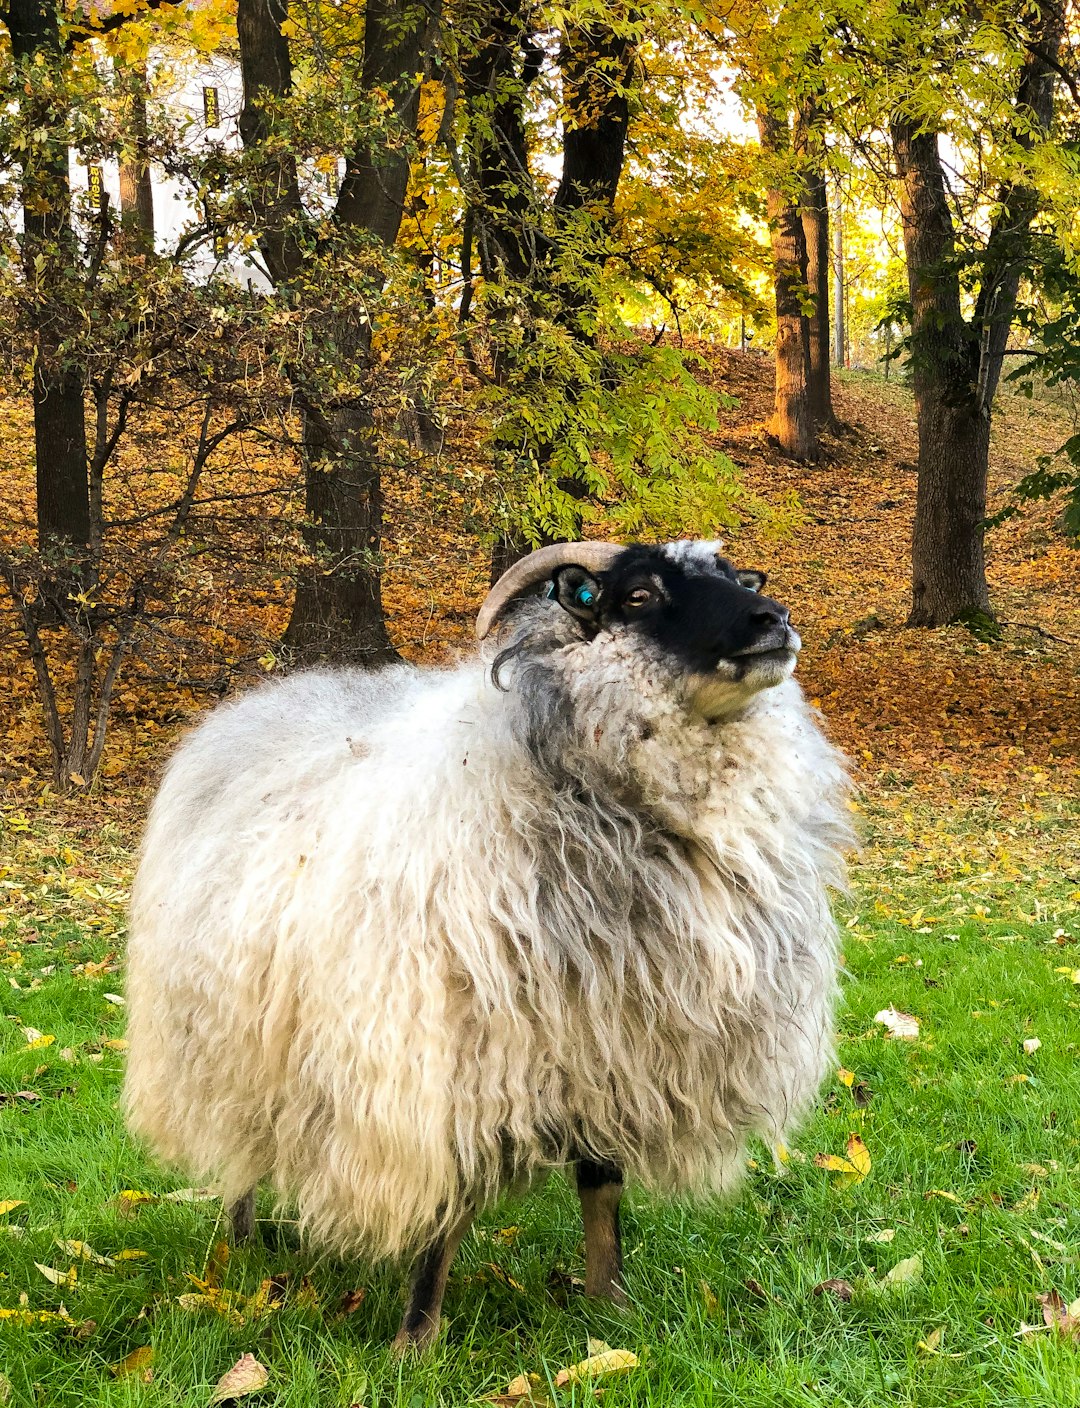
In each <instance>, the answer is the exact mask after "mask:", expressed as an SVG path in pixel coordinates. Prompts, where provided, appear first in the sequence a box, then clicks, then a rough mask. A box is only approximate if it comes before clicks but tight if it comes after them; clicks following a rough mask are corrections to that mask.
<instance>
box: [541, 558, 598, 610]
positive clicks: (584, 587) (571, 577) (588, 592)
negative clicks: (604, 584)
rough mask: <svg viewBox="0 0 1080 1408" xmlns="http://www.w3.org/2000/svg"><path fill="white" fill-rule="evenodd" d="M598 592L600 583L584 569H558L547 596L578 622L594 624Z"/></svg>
mask: <svg viewBox="0 0 1080 1408" xmlns="http://www.w3.org/2000/svg"><path fill="white" fill-rule="evenodd" d="M600 592H601V587H600V583H599V582H598V581H597V580H596V578H595V577H594V576H593V575H592V573H591V572H586V571H585V569H584V567H560V568H559V569H558V570H557V571H556V573H555V576H554V578H553V579H552V583H551V589H550V591H549V592H548V596H550V597H553V598H554V600H555V601H557V602H558V603H559V605H560V606H561V607H562V608H563V610H564V611H568V612H569V613H570V615H571V616H576V617H577V619H578V620H579V621H589V622H595V621H596V618H597V612H598V609H599V606H600Z"/></svg>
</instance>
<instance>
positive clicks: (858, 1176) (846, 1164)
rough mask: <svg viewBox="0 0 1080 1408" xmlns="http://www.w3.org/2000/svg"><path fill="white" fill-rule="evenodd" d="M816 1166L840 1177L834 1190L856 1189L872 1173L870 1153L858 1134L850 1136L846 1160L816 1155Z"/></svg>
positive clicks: (833, 1156)
mask: <svg viewBox="0 0 1080 1408" xmlns="http://www.w3.org/2000/svg"><path fill="white" fill-rule="evenodd" d="M814 1165H815V1167H817V1168H823V1169H827V1170H828V1172H829V1173H837V1174H839V1175H840V1177H839V1178H837V1179H836V1181H835V1182H834V1184H833V1187H834V1188H837V1189H845V1188H854V1187H855V1185H856V1184H857V1183H861V1182H862V1181H863V1179H864V1178H865V1177H866V1176H867V1174H868V1173H869V1172H870V1169H871V1162H870V1151H869V1150H868V1149H867V1147H866V1145H865V1144H864V1143H863V1141H862V1140H861V1139H860V1138H859V1136H858V1135H857V1134H849V1135H848V1141H847V1157H846V1158H841V1157H840V1155H839V1154H815V1155H814Z"/></svg>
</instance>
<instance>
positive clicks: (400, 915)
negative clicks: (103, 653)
mask: <svg viewBox="0 0 1080 1408" xmlns="http://www.w3.org/2000/svg"><path fill="white" fill-rule="evenodd" d="M553 613H554V614H553ZM519 617H520V620H519V622H518V624H517V630H518V638H519V639H524V638H525V637H527V636H528V635H529V633H530V632H532V633H533V635H534V636H535V637H536V638H537V639H538V640H540V642H541V644H540V646H539V647H538V648H537V649H536V650H535V651H533V652H532V653H530V652H529V650H527V649H526V650H524V651H520V652H519V653H518V655H517V656H516V658H515V659H514V661H513V662H512V664H511V665H510V666H508V667H507V668H506V669H504V671H503V672H502V675H501V682H502V684H503V686H504V688H503V689H500V688H497V687H496V685H495V684H494V683H493V682H492V680H491V677H490V671H489V670H488V668H487V666H486V665H485V664H483V663H481V662H480V661H474V662H471V663H468V664H464V665H462V666H460V667H458V668H454V669H449V670H446V671H442V672H438V671H436V672H433V671H427V670H426V671H420V670H416V669H413V668H411V667H394V668H391V669H387V670H386V671H384V672H382V673H380V674H375V675H372V674H367V673H361V672H348V671H341V672H328V671H319V672H313V673H308V674H301V675H297V676H294V677H292V678H289V679H286V680H284V681H282V682H278V683H271V684H269V685H266V686H263V687H260V688H258V689H256V690H254V691H252V692H251V693H250V694H248V695H246V696H245V697H242V698H241V699H239V700H238V701H237V702H235V703H232V704H228V705H225V706H223V707H221V708H219V709H217V710H215V711H214V712H213V713H212V714H210V715H209V717H208V718H207V719H206V720H205V721H204V722H203V723H202V724H201V725H200V726H199V727H198V728H196V729H195V730H194V731H193V732H192V733H191V734H190V735H189V737H188V738H187V739H186V741H185V742H184V743H183V744H182V745H181V747H180V748H179V750H178V751H177V752H176V754H175V756H174V757H173V759H172V760H171V762H170V764H169V766H168V769H167V772H166V774H165V778H164V782H163V784H162V787H161V790H160V793H159V795H158V797H157V800H156V802H155V803H154V806H153V809H152V812H151V816H150V820H149V824H148V828H147V832H146V837H145V842H144V846H143V853H142V861H141V865H140V868H139V873H138V878H137V882H136V886H135V893H134V902H133V911H132V927H131V940H130V950H129V968H128V1010H129V1014H130V1021H129V1038H130V1057H129V1059H130V1065H129V1070H128V1077H127V1084H126V1090H125V1104H126V1109H127V1112H128V1116H129V1119H130V1122H131V1125H132V1126H133V1127H134V1129H135V1130H136V1131H137V1132H138V1133H139V1134H141V1135H143V1136H145V1138H146V1139H147V1140H148V1141H149V1143H150V1144H151V1145H152V1147H153V1148H154V1149H155V1150H156V1151H157V1153H158V1154H159V1155H160V1156H162V1157H163V1158H164V1159H166V1160H168V1161H171V1162H172V1163H174V1164H176V1165H179V1166H180V1167H182V1168H183V1169H184V1170H185V1171H186V1172H187V1174H189V1175H190V1176H193V1177H196V1178H199V1179H204V1180H214V1181H215V1182H216V1183H217V1185H218V1186H219V1187H220V1189H221V1190H222V1192H223V1194H224V1196H225V1198H226V1199H233V1198H236V1197H238V1196H240V1195H242V1194H243V1193H245V1192H246V1191H247V1190H248V1189H249V1188H251V1187H253V1186H254V1185H255V1184H257V1183H258V1182H259V1181H260V1180H263V1179H267V1180H270V1181H271V1182H272V1183H273V1185H274V1187H275V1188H276V1189H277V1191H278V1193H279V1194H280V1195H281V1197H282V1198H284V1199H287V1200H289V1201H290V1202H292V1203H294V1204H295V1206H297V1207H298V1209H299V1213H300V1216H301V1219H302V1222H303V1223H304V1225H305V1226H306V1227H307V1229H308V1230H309V1232H310V1233H311V1234H312V1235H313V1236H314V1237H316V1238H317V1239H319V1240H321V1241H322V1242H324V1243H326V1244H329V1245H330V1246H332V1247H334V1248H337V1249H339V1250H342V1251H344V1250H359V1251H363V1252H365V1253H368V1254H370V1255H375V1256H393V1255H398V1254H402V1253H406V1252H408V1251H410V1250H413V1249H415V1248H416V1247H418V1246H420V1245H422V1244H424V1243H426V1242H428V1241H429V1240H430V1239H431V1238H432V1237H433V1236H435V1235H436V1234H437V1233H438V1232H439V1231H440V1230H441V1229H443V1228H445V1227H446V1226H448V1225H450V1224H452V1223H453V1222H455V1221H456V1220H457V1219H458V1217H459V1216H460V1214H461V1213H462V1211H463V1210H465V1209H466V1208H472V1207H477V1206H481V1205H483V1204H484V1203H485V1202H488V1201H490V1200H491V1199H492V1198H493V1197H494V1196H495V1195H496V1194H497V1193H498V1192H499V1190H500V1189H502V1188H504V1187H505V1186H506V1185H507V1184H508V1183H511V1182H514V1181H518V1180H522V1179H527V1178H528V1177H530V1176H531V1175H533V1174H535V1173H538V1172H540V1171H542V1170H544V1169H545V1168H548V1167H551V1166H552V1165H555V1164H558V1163H560V1162H563V1161H565V1160H567V1159H569V1158H573V1157H591V1158H594V1159H597V1160H605V1161H613V1162H615V1163H617V1164H619V1165H620V1166H621V1167H623V1168H624V1169H625V1170H626V1173H627V1175H628V1177H629V1178H631V1179H633V1180H635V1181H637V1182H639V1183H642V1184H644V1185H646V1186H648V1187H650V1188H654V1189H659V1190H668V1191H680V1190H694V1191H725V1190H727V1189H728V1188H729V1187H730V1186H731V1185H732V1184H733V1182H734V1181H735V1180H736V1179H737V1177H738V1174H739V1172H740V1169H741V1167H742V1165H743V1163H744V1154H743V1149H744V1144H745V1141H746V1139H747V1138H748V1136H750V1135H752V1134H761V1135H763V1136H764V1137H765V1138H767V1139H769V1140H777V1139H779V1138H781V1137H782V1136H783V1134H784V1132H785V1130H786V1129H788V1127H789V1126H790V1125H791V1124H792V1122H793V1121H795V1120H797V1119H798V1117H799V1115H800V1114H801V1113H803V1112H804V1111H805V1110H806V1108H807V1106H808V1104H809V1102H810V1101H811V1100H812V1098H813V1096H814V1094H815V1092H816V1090H817V1088H818V1085H819V1082H820V1080H821V1077H822V1075H823V1073H824V1070H825V1068H826V1065H827V1063H828V1061H829V1059H830V1056H831V1049H832V1005H833V995H834V980H835V965H836V933H835V928H834V923H833V919H832V917H831V914H830V909H829V900H828V895H827V888H828V887H829V886H832V885H838V884H840V883H841V881H842V859H841V856H842V852H843V850H844V849H845V847H846V846H847V844H848V842H849V828H848V812H847V803H846V790H845V789H846V782H845V775H844V770H843V766H842V761H841V759H840V757H839V755H838V754H837V753H836V752H835V751H834V750H833V749H832V748H831V747H830V745H829V744H828V743H827V742H826V741H825V739H824V737H823V735H822V733H821V730H820V728H819V726H818V722H817V719H816V716H815V714H814V712H813V711H812V710H811V709H810V708H809V707H808V706H807V704H806V703H805V701H804V699H803V696H802V694H801V691H800V689H799V687H798V686H797V685H796V684H795V683H794V682H791V681H788V682H786V683H784V684H781V685H779V686H777V687H775V688H772V689H767V690H764V691H762V692H761V693H760V694H758V695H756V696H754V697H753V698H752V699H750V700H749V702H748V703H746V705H745V707H743V708H741V709H740V710H738V711H736V713H735V714H734V716H732V717H730V718H728V719H726V720H723V721H720V722H714V723H708V722H706V721H705V720H703V719H700V718H696V717H694V716H693V715H692V714H691V713H690V712H688V710H687V707H686V701H685V698H684V697H683V696H682V694H681V693H680V688H681V687H680V682H679V680H678V676H677V674H676V673H674V672H673V671H672V670H671V669H670V668H669V667H668V666H667V664H666V663H665V662H664V660H663V659H662V658H660V657H659V656H657V657H655V658H650V656H649V655H648V654H647V653H643V652H642V651H641V650H640V649H637V648H631V646H629V645H628V644H627V641H626V640H625V638H620V637H617V636H615V635H612V636H610V637H606V638H605V637H603V636H601V637H598V638H596V639H593V640H590V641H585V640H577V639H576V638H575V637H574V634H573V629H572V628H571V626H570V625H569V624H568V623H567V622H566V621H565V620H564V619H563V613H561V612H560V610H559V608H558V607H557V606H556V605H555V604H554V603H551V602H536V603H530V604H529V605H528V606H527V607H526V608H524V609H523V610H522V611H521V612H520V613H519Z"/></svg>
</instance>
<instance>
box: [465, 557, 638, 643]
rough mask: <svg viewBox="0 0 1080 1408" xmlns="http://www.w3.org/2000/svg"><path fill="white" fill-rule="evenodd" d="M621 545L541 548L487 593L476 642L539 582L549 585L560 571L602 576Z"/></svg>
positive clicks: (481, 610) (523, 559) (510, 570)
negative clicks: (581, 569) (569, 569)
mask: <svg viewBox="0 0 1080 1408" xmlns="http://www.w3.org/2000/svg"><path fill="white" fill-rule="evenodd" d="M622 550H623V549H622V546H621V544H619V543H555V544H553V545H552V546H551V547H549V548H538V549H537V551H536V552H531V553H530V554H529V555H528V557H523V558H522V559H521V561H520V562H515V563H514V565H513V567H511V568H509V569H508V570H507V571H506V572H504V573H503V574H502V576H501V577H500V578H499V580H498V581H497V582H496V583H495V585H494V586H493V587H492V589H491V591H489V592H488V594H487V597H486V598H485V599H484V604H483V606H481V608H480V611H479V614H478V615H477V617H476V638H477V640H483V639H484V637H485V636H486V635H487V634H488V632H489V631H490V630H491V628H492V626H494V624H495V622H496V621H497V620H498V619H499V617H500V616H501V615H502V613H503V611H504V610H505V608H506V606H507V604H508V603H509V602H511V601H513V600H515V599H516V598H518V597H522V596H525V595H527V593H528V591H529V588H530V587H534V586H535V585H536V583H537V582H546V581H547V579H548V578H549V577H550V576H551V574H552V573H553V572H554V571H555V569H556V568H557V567H568V566H570V565H571V564H573V565H574V566H575V567H584V568H585V569H586V570H587V571H589V572H602V571H603V570H604V568H605V567H608V566H610V564H611V563H612V562H613V561H614V559H615V558H616V557H618V555H619V553H621V552H622Z"/></svg>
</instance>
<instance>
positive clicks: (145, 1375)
mask: <svg viewBox="0 0 1080 1408" xmlns="http://www.w3.org/2000/svg"><path fill="white" fill-rule="evenodd" d="M153 1359H154V1351H153V1349H152V1347H151V1346H150V1345H148V1344H144V1345H141V1346H140V1347H139V1348H138V1349H133V1350H132V1351H131V1353H130V1354H128V1355H125V1356H124V1358H123V1359H121V1360H120V1362H119V1363H118V1364H110V1365H109V1373H110V1374H113V1375H115V1377H116V1378H118V1379H127V1378H130V1377H131V1376H132V1375H133V1374H138V1376H139V1378H140V1379H142V1381H143V1383H144V1384H148V1383H150V1382H151V1381H152V1380H153V1377H154V1371H153V1369H152V1368H151V1367H150V1366H151V1364H152V1363H153Z"/></svg>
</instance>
